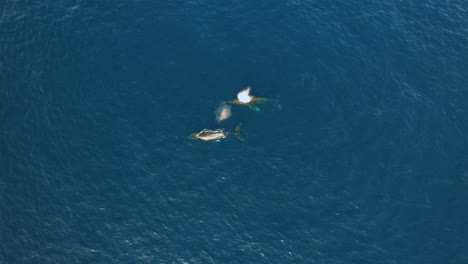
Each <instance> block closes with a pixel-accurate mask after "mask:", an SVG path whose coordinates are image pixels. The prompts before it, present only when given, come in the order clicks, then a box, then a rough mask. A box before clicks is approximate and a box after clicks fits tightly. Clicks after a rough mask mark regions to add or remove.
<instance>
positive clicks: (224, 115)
mask: <svg viewBox="0 0 468 264" xmlns="http://www.w3.org/2000/svg"><path fill="white" fill-rule="evenodd" d="M215 114H216V121H218V122H221V121H223V120H226V119H228V118H229V117H231V106H229V105H227V104H226V103H225V102H222V103H221V104H220V105H219V107H218V109H216V112H215Z"/></svg>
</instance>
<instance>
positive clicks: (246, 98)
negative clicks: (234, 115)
mask: <svg viewBox="0 0 468 264" xmlns="http://www.w3.org/2000/svg"><path fill="white" fill-rule="evenodd" d="M237 99H239V101H241V102H242V103H244V104H246V103H248V102H250V101H252V96H250V87H247V89H245V90H243V91H240V92H239V93H238V94H237Z"/></svg>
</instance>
